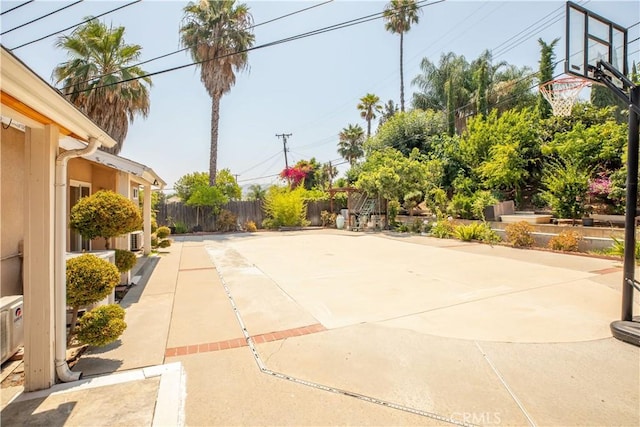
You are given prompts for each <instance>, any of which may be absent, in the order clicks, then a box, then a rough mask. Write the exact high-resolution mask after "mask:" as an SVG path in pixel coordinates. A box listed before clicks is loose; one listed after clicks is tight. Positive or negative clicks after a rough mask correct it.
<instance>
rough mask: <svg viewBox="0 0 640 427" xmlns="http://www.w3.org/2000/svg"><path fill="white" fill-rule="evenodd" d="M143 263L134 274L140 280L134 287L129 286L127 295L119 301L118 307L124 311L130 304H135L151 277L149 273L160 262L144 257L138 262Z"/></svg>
mask: <svg viewBox="0 0 640 427" xmlns="http://www.w3.org/2000/svg"><path fill="white" fill-rule="evenodd" d="M141 261H142V262H143V264H142V266H141V267H140V268H139V269H138V270H137V271H136V274H137V275H139V276H140V280H138V283H137V284H136V285H135V286H131V287H130V288H129V290H128V291H127V294H126V295H125V296H124V297H123V298H122V301H120V306H121V307H122V308H124V309H127V308H129V307H130V306H131V305H132V304H135V303H137V302H138V301H139V300H140V297H141V296H142V292H144V288H145V287H146V286H147V282H148V281H149V278H150V277H151V273H153V270H154V269H155V268H156V266H157V265H158V263H159V262H160V257H158V256H154V257H144V258H140V259H139V260H138V262H141Z"/></svg>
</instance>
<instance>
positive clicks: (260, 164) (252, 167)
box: [239, 150, 280, 175]
mask: <svg viewBox="0 0 640 427" xmlns="http://www.w3.org/2000/svg"><path fill="white" fill-rule="evenodd" d="M279 155H280V150H278V151H277V152H276V153H275V154H274V155H273V156H270V157H269V158H268V159H265V160H263V161H261V162H260V163H258V164H256V165H253V166H251V167H250V168H247V170H245V171H243V172H240V173H239V175H244V174H245V173H247V172H249V171H250V170H252V169H255V168H257V167H258V166H262V165H263V164H265V163H267V162H268V161H269V160H271V159H273V158H274V157H276V156H279Z"/></svg>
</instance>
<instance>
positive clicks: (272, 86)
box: [0, 0, 640, 187]
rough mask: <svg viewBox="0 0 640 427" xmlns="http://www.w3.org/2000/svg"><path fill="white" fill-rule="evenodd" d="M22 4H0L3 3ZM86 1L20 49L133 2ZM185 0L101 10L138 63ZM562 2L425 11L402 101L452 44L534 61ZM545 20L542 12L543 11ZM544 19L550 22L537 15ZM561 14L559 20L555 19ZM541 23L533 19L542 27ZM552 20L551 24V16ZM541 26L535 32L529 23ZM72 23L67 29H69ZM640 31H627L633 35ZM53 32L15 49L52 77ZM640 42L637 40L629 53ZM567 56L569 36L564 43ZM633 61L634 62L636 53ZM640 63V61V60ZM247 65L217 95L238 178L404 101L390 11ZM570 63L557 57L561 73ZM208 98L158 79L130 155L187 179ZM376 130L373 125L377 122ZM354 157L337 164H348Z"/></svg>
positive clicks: (377, 7)
mask: <svg viewBox="0 0 640 427" xmlns="http://www.w3.org/2000/svg"><path fill="white" fill-rule="evenodd" d="M20 3H22V1H20V2H11V1H3V2H2V10H3V11H5V10H8V9H10V8H11V7H13V6H16V5H18V4H20ZM126 3H127V2H120V1H118V2H115V1H85V2H83V3H80V4H78V5H75V6H72V7H69V8H68V9H66V10H64V11H62V12H60V13H57V14H55V15H53V16H51V17H49V18H46V19H43V20H41V21H39V22H36V23H33V24H31V25H28V26H25V27H24V28H21V29H19V30H16V31H12V32H10V33H8V34H5V35H4V36H2V39H1V40H2V44H3V45H4V46H5V47H6V48H9V49H11V48H13V47H15V46H18V45H20V44H22V43H25V42H28V41H31V40H34V39H36V38H39V37H41V36H44V35H46V34H49V33H51V32H54V31H58V30H60V29H63V28H65V27H68V26H70V25H73V24H75V23H78V22H80V21H82V20H83V18H84V17H85V16H88V15H94V16H95V15H98V14H100V13H102V12H105V11H107V10H110V9H112V8H115V7H117V6H118V5H123V4H126ZM246 3H247V5H248V6H249V7H250V10H251V12H252V14H253V18H254V21H255V23H256V24H259V23H262V22H265V21H268V20H270V19H273V18H276V17H279V16H282V15H285V14H287V13H290V12H294V11H297V10H300V9H303V8H305V7H308V6H311V5H314V4H319V3H321V2H312V1H277V2H276V1H249V2H246ZM582 3H583V4H584V6H585V7H586V8H588V9H590V10H592V11H594V12H596V13H599V14H600V15H603V16H605V17H607V18H609V19H612V20H614V21H615V22H617V23H619V24H621V25H623V26H625V27H628V26H631V25H633V24H635V23H637V22H638V21H640V7H639V5H638V1H637V0H634V1H631V0H630V1H588V2H586V3H585V2H582ZM65 4H69V2H68V3H63V2H58V1H36V2H34V3H31V4H29V5H26V6H24V7H21V8H19V9H16V10H15V11H12V12H9V13H7V14H5V15H4V16H2V17H1V18H0V19H1V20H0V25H1V28H2V31H6V30H8V29H11V28H13V27H16V26H17V25H20V24H22V23H25V22H27V21H29V20H31V19H34V18H36V17H38V16H41V15H43V14H45V13H47V12H50V11H53V10H55V9H57V8H59V7H62V6H64V5H65ZM385 4H386V2H384V1H340V0H335V1H333V2H331V3H328V4H325V5H322V6H319V7H316V8H313V9H310V10H308V11H306V12H302V13H299V14H296V15H293V16H290V17H288V18H285V19H281V20H278V21H275V22H273V23H270V24H266V25H262V26H258V27H257V28H255V35H256V45H261V44H264V43H268V42H272V41H276V40H279V39H282V38H285V37H289V36H293V35H297V34H299V33H303V32H306V31H311V30H314V29H318V28H322V27H325V26H328V25H332V24H336V23H340V22H344V21H348V20H350V19H354V18H358V17H361V16H365V15H369V14H373V13H377V12H380V11H381V10H382V9H383V8H384V6H385ZM185 5H186V2H178V1H153V0H145V1H143V2H141V3H137V4H135V5H133V6H130V7H127V8H124V9H121V10H120V11H117V12H114V13H112V14H109V15H106V16H105V17H103V18H101V20H103V21H104V22H106V23H107V24H112V25H113V26H120V25H122V26H125V27H126V36H125V38H126V41H127V42H128V43H132V44H133V43H135V44H139V45H141V46H142V48H143V50H142V58H141V59H142V60H147V59H150V58H153V57H156V56H159V55H163V54H166V53H169V52H173V51H175V50H178V49H180V48H181V46H180V42H179V34H178V29H179V26H180V22H181V19H182V16H183V12H182V9H183V7H184V6H185ZM563 11H564V2H558V1H535V2H534V1H515V0H513V1H506V2H505V1H455V0H447V1H444V2H442V3H438V4H433V5H431V6H427V7H425V8H423V12H422V15H421V16H420V23H419V24H418V25H416V26H414V27H413V28H412V29H411V31H410V32H409V33H407V34H406V35H405V99H406V102H407V103H408V102H409V101H410V99H411V94H412V93H413V91H414V88H412V87H411V84H410V82H411V80H412V79H413V78H414V77H415V76H416V75H417V74H418V73H419V72H420V68H419V64H420V61H421V59H422V58H424V57H428V58H429V59H430V60H432V61H434V62H437V61H438V59H439V57H440V55H441V54H442V53H446V52H449V51H453V52H455V53H456V54H462V55H464V56H465V57H466V58H467V60H469V61H471V60H473V59H475V58H476V57H477V56H478V55H479V54H480V53H481V52H482V51H483V50H485V49H490V50H494V52H495V53H496V54H497V56H496V57H495V59H496V60H505V61H508V62H509V63H511V64H515V65H518V66H524V65H527V66H530V67H531V68H533V69H534V70H535V69H537V64H538V60H539V46H538V43H537V39H538V38H539V37H542V38H543V39H544V40H545V41H551V40H553V39H554V38H555V37H561V38H563V36H564V12H563ZM543 18H544V19H543ZM541 19H543V21H541V22H538V21H539V20H541ZM554 21H555V22H554ZM536 23H537V24H536ZM532 24H536V25H535V26H534V27H533V28H532V29H531V30H528V31H525V32H524V33H522V34H520V37H523V38H524V40H523V41H522V43H519V44H517V45H515V46H513V47H511V48H509V47H510V46H509V45H502V44H503V43H504V42H505V41H507V40H510V39H512V37H513V36H516V35H518V34H519V33H521V32H522V31H523V30H525V29H527V27H529V26H530V25H532ZM547 24H548V25H547ZM533 30H535V31H533ZM69 33H70V31H67V32H66V33H65V34H69ZM639 34H640V25H636V26H635V27H634V28H632V29H631V30H630V34H629V40H633V39H635V38H637V37H638V35H639ZM56 38H57V36H54V37H50V38H47V39H45V40H42V41H40V42H37V43H34V44H31V45H29V46H26V47H23V48H20V49H16V50H15V51H14V54H15V55H16V56H18V57H19V58H20V59H21V60H22V61H24V62H25V63H26V64H27V65H28V66H29V67H31V68H32V69H33V70H34V71H35V72H36V73H38V74H40V75H41V76H42V77H43V78H44V79H45V80H47V81H49V82H51V71H52V70H53V68H54V67H55V66H56V65H57V64H59V63H61V62H63V61H64V60H65V58H66V57H65V54H64V52H63V51H61V50H58V49H56V48H55V47H54V43H55V40H56ZM638 49H640V41H635V42H633V43H631V44H630V46H629V52H633V51H636V50H638ZM556 54H557V59H562V58H564V55H565V52H564V43H563V41H561V42H560V43H559V46H558V48H557V49H556ZM632 59H635V60H636V61H638V60H639V59H640V53H639V52H635V54H634V55H633V57H632ZM638 62H640V61H638ZM188 63H190V58H189V56H188V55H187V54H186V52H181V53H178V54H175V55H172V56H169V57H167V58H165V59H162V60H158V61H154V62H151V63H148V64H145V65H143V68H144V69H145V70H146V71H148V72H157V71H161V70H164V69H167V68H171V67H175V66H179V65H183V64H188ZM249 64H250V69H249V71H248V72H245V73H243V74H241V75H239V76H238V79H237V83H236V86H235V87H234V88H233V89H232V90H231V92H230V93H229V94H227V95H225V96H224V97H223V100H222V103H221V117H220V135H219V140H218V144H219V146H218V168H219V169H222V168H229V169H231V172H232V173H233V174H239V177H238V180H239V182H240V184H241V185H248V184H251V183H260V184H263V185H268V184H271V183H274V182H278V179H277V178H276V177H274V176H273V175H275V174H277V173H278V172H280V171H281V170H282V169H283V167H284V156H283V153H282V141H281V140H280V139H278V138H276V136H275V135H276V134H277V133H292V134H293V135H292V136H291V137H290V138H289V142H288V145H289V149H290V151H289V153H288V156H289V162H290V163H294V162H296V161H298V160H301V159H309V158H311V157H315V158H316V159H317V160H319V161H321V162H326V161H329V160H332V161H334V163H336V162H341V159H340V156H339V155H338V154H337V151H336V148H337V142H338V133H339V132H340V130H341V129H342V128H343V127H346V126H347V125H348V124H349V123H354V124H355V123H359V124H361V125H362V126H363V127H365V122H364V121H363V120H362V119H361V118H360V116H359V113H358V111H357V109H356V105H357V103H358V100H359V98H360V97H362V96H364V95H365V94H366V93H375V94H376V95H378V96H379V97H380V98H381V100H383V101H386V100H388V99H393V100H394V101H395V102H398V101H399V80H400V77H399V37H398V36H397V35H393V34H390V33H388V32H387V31H385V29H384V23H383V21H382V20H374V21H371V22H367V23H364V24H360V25H355V26H352V27H349V28H346V29H342V30H338V31H334V32H329V33H325V34H321V35H318V36H313V37H309V38H305V39H302V40H298V41H293V42H290V43H285V44H281V45H277V46H274V47H268V48H264V49H259V50H255V51H252V52H250V54H249ZM561 71H562V68H561V65H559V66H558V68H557V69H556V73H560V72H561ZM210 105H211V104H210V98H209V96H208V95H207V93H206V91H205V89H204V86H203V85H202V84H201V83H200V76H199V71H198V70H197V69H196V68H195V67H188V68H185V69H181V70H178V71H173V72H168V73H164V74H159V75H157V76H154V77H153V88H152V89H151V112H150V115H149V117H148V118H147V119H146V120H145V119H142V118H138V119H136V121H135V122H134V124H133V125H132V126H130V130H129V134H128V136H127V140H126V142H125V146H124V149H123V151H122V153H121V155H122V156H124V157H127V158H130V159H132V160H136V161H139V162H141V163H144V164H146V165H148V166H150V167H152V168H153V169H154V170H155V171H156V172H157V173H158V174H159V175H160V176H161V177H163V178H164V179H165V180H166V181H167V183H168V184H169V185H168V187H171V186H172V185H173V183H174V181H175V180H176V179H178V178H179V177H180V176H182V175H184V174H186V173H190V172H194V171H207V170H208V164H209V142H210V130H209V129H210V108H211V107H210ZM374 128H375V126H374ZM345 168H346V165H341V166H340V167H339V169H340V170H341V171H344V170H345Z"/></svg>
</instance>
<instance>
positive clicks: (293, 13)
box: [250, 0, 333, 28]
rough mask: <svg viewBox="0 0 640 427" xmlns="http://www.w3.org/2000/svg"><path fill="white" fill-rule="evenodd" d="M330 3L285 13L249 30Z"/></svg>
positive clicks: (328, 1)
mask: <svg viewBox="0 0 640 427" xmlns="http://www.w3.org/2000/svg"><path fill="white" fill-rule="evenodd" d="M331 2H333V0H327V1H325V2H322V3H318V4H314V5H313V6H309V7H305V8H304V9H300V10H296V11H294V12H291V13H287V14H286V15H282V16H278V17H277V18H273V19H270V20H268V21H265V22H261V23H259V24H256V25H254V26H253V27H250V28H256V27H259V26H261V25H266V24H270V23H272V22H275V21H278V20H280V19H284V18H288V17H290V16H293V15H295V14H298V13H300V12H306V11H307V10H310V9H313V8H315V7H320V6H323V5H325V4H327V3H331Z"/></svg>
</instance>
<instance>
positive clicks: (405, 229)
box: [396, 223, 409, 233]
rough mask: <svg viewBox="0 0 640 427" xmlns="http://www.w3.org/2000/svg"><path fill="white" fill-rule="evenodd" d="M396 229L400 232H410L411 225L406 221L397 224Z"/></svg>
mask: <svg viewBox="0 0 640 427" xmlns="http://www.w3.org/2000/svg"><path fill="white" fill-rule="evenodd" d="M396 231H398V232H400V233H408V232H409V226H408V225H407V224H404V223H400V224H397V226H396Z"/></svg>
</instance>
